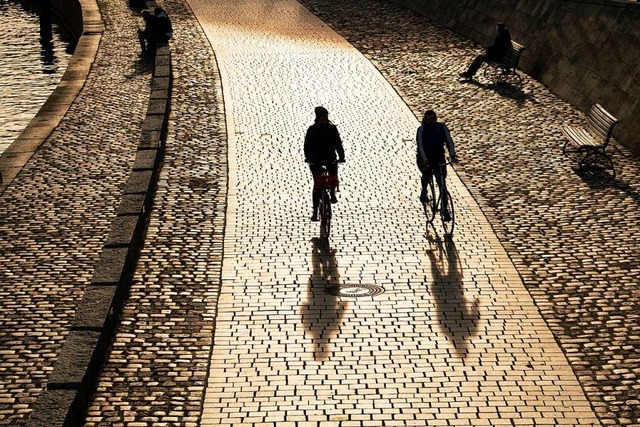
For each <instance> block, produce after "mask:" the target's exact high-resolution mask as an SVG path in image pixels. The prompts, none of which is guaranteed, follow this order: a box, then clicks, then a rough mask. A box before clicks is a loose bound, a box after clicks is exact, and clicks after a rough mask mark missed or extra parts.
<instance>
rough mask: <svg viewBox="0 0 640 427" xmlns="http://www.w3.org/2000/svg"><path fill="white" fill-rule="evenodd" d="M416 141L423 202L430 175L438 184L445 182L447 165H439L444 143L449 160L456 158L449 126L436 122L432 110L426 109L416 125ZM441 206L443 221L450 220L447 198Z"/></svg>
mask: <svg viewBox="0 0 640 427" xmlns="http://www.w3.org/2000/svg"><path fill="white" fill-rule="evenodd" d="M416 142H417V145H418V147H417V154H416V162H417V164H418V169H420V172H421V173H422V179H421V183H422V191H421V192H420V201H421V202H422V203H425V202H426V198H427V185H428V183H429V181H430V180H431V176H432V175H435V177H436V182H437V183H438V186H439V185H440V183H443V184H444V183H445V181H444V180H445V178H446V177H447V167H446V166H442V167H440V165H442V164H444V163H446V160H445V157H444V147H445V145H446V146H447V150H448V151H449V157H450V158H451V162H452V163H455V162H456V161H457V160H456V154H455V150H454V148H453V140H452V139H451V134H450V133H449V128H448V127H447V125H445V124H444V123H441V122H438V120H437V116H436V113H435V111H433V110H428V111H426V112H425V113H424V117H423V118H422V125H421V126H420V127H418V131H417V134H416ZM443 197H445V198H446V197H447V196H446V193H444V195H443ZM442 206H443V209H445V212H443V213H442V214H443V215H444V219H445V221H450V220H451V216H450V214H449V212H447V211H446V209H447V200H442Z"/></svg>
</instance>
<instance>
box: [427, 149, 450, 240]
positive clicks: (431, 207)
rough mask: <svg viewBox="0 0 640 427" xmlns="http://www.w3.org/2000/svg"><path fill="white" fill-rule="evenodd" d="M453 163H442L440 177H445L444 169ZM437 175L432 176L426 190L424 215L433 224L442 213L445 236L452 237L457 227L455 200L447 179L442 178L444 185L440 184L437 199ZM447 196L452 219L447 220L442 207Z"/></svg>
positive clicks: (441, 218)
mask: <svg viewBox="0 0 640 427" xmlns="http://www.w3.org/2000/svg"><path fill="white" fill-rule="evenodd" d="M451 163H452V162H451V161H449V162H445V163H440V164H439V165H438V167H439V168H440V175H439V176H440V177H441V178H442V177H443V172H444V170H443V169H444V168H445V167H446V166H447V165H450V164H451ZM435 176H436V174H435V173H432V174H431V179H429V182H428V183H427V188H426V200H425V202H424V203H423V204H422V206H423V208H424V215H425V217H426V218H427V222H428V223H429V224H433V220H434V219H435V216H436V212H440V220H441V221H442V228H444V234H445V236H448V237H450V236H451V235H452V234H453V229H454V227H455V223H456V222H455V212H454V209H453V198H452V197H451V193H449V190H447V183H446V182H444V181H445V179H446V178H442V181H443V182H442V183H438V190H439V191H438V197H437V198H436V192H435V186H436V184H435ZM444 196H446V199H447V210H448V212H449V216H450V218H449V219H447V218H446V217H445V214H444V213H445V210H444V209H443V207H442V199H443V198H444Z"/></svg>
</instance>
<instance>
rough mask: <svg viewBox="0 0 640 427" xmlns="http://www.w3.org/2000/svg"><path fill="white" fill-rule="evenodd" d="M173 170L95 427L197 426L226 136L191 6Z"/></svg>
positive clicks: (175, 13) (176, 51)
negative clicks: (125, 426) (143, 426)
mask: <svg viewBox="0 0 640 427" xmlns="http://www.w3.org/2000/svg"><path fill="white" fill-rule="evenodd" d="M163 5H164V7H165V9H166V10H167V12H168V13H169V14H170V16H171V19H172V22H173V28H174V38H173V40H172V41H171V50H172V67H173V95H172V101H171V102H172V106H171V109H172V113H171V117H170V121H169V123H170V125H169V136H168V138H167V144H166V153H165V158H164V165H163V169H162V171H161V173H160V178H159V183H158V190H157V192H156V196H155V202H154V205H153V208H152V211H151V215H150V223H149V227H148V230H147V235H146V238H145V247H144V248H143V250H142V252H141V255H140V260H139V262H138V265H137V269H136V274H135V277H134V282H133V285H132V287H131V291H130V296H129V299H128V301H127V303H126V305H125V307H124V312H123V315H122V322H121V325H120V327H119V330H118V333H117V335H116V339H115V342H114V345H113V349H112V350H111V354H110V357H109V360H108V362H107V364H106V366H105V369H104V371H103V372H102V376H101V379H100V382H99V384H98V390H97V393H96V395H95V397H94V400H93V403H92V405H91V407H90V408H89V413H88V418H87V422H86V425H87V426H98V425H100V426H120V425H130V426H134V425H137V426H141V425H182V426H190V425H197V422H198V420H199V418H200V414H201V412H202V400H203V396H204V387H205V384H206V378H207V375H208V370H207V367H208V365H209V359H210V353H211V344H212V339H213V326H214V317H215V314H216V305H217V295H218V293H219V283H220V265H221V255H222V234H223V231H224V218H225V216H224V212H225V199H226V187H227V181H226V176H227V165H226V162H227V152H226V130H225V127H224V116H223V115H224V108H223V106H222V99H221V90H220V88H219V85H220V78H219V75H218V71H217V67H216V64H215V57H214V56H213V52H212V51H211V46H210V45H209V43H208V41H207V40H206V38H205V37H204V34H203V33H202V30H201V29H200V27H199V25H198V22H197V21H196V20H195V19H194V17H193V14H192V13H191V12H190V10H189V9H188V7H187V6H186V5H185V4H184V3H183V2H181V1H166V2H164V4H163Z"/></svg>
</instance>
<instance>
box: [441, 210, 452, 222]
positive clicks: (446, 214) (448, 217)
mask: <svg viewBox="0 0 640 427" xmlns="http://www.w3.org/2000/svg"><path fill="white" fill-rule="evenodd" d="M442 217H443V219H444V222H449V221H451V215H450V214H449V212H445V213H443V214H442Z"/></svg>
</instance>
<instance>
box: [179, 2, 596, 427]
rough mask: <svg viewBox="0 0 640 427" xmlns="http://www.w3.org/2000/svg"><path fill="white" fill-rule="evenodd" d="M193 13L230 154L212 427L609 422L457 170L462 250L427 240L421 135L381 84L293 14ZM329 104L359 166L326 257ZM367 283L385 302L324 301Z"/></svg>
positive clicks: (270, 5)
mask: <svg viewBox="0 0 640 427" xmlns="http://www.w3.org/2000/svg"><path fill="white" fill-rule="evenodd" d="M189 4H190V5H191V7H192V8H193V11H194V13H195V14H196V16H197V17H198V19H199V21H200V23H201V24H202V26H203V28H204V30H205V32H206V34H207V36H208V37H209V39H210V41H211V44H212V46H213V49H214V51H215V52H216V55H217V60H218V62H219V67H220V71H221V75H222V84H223V89H224V97H225V107H226V117H227V129H228V139H229V191H228V210H227V225H226V231H225V245H224V261H223V273H222V281H223V283H222V285H223V286H222V290H221V295H220V300H219V301H220V302H219V305H218V312H217V318H216V331H215V338H214V349H213V355H212V360H211V371H210V378H209V383H208V388H207V393H206V398H205V408H204V413H203V418H202V424H203V425H213V424H243V425H251V424H252V423H262V422H266V423H278V424H280V423H282V422H284V421H288V422H301V421H310V422H321V421H330V422H337V421H353V422H357V423H359V422H366V421H370V422H372V423H373V424H379V425H392V424H394V423H395V424H398V425H405V424H415V425H425V422H428V423H429V425H474V426H477V425H499V424H505V425H534V423H535V425H544V424H548V425H564V426H575V425H598V423H597V421H596V420H595V418H594V417H593V416H592V413H591V410H590V408H589V405H588V403H587V402H586V400H585V398H584V396H583V393H582V391H581V389H580V387H579V386H578V383H577V381H576V379H575V377H574V375H573V373H572V371H571V369H570V368H569V366H568V365H567V363H566V360H565V358H564V356H563V355H562V352H561V351H560V349H559V348H558V347H557V345H556V343H555V341H554V339H553V336H552V335H551V333H550V332H549V330H548V328H547V327H546V325H545V323H544V322H543V320H542V318H541V317H540V315H539V313H538V311H537V309H536V307H535V306H534V304H533V302H532V300H531V298H530V296H529V295H528V293H527V292H526V290H525V289H524V287H523V286H522V283H521V281H520V279H519V276H518V274H517V272H516V271H515V270H514V268H513V266H512V265H511V263H510V261H509V259H508V258H507V256H506V254H505V253H504V251H503V249H502V247H501V246H500V245H499V243H498V241H497V239H496V238H495V236H494V234H493V232H492V230H491V228H490V227H489V225H488V224H487V223H486V221H485V220H484V218H483V216H482V214H481V213H480V211H479V209H478V208H477V206H476V204H475V203H474V201H473V199H472V198H471V197H470V196H469V194H468V193H467V191H466V190H465V188H464V186H463V185H462V184H461V183H460V181H459V180H458V179H457V177H456V176H455V174H453V173H451V174H450V179H449V183H450V188H451V189H452V192H453V195H454V198H455V200H456V206H457V222H458V225H457V230H456V234H455V238H454V241H453V242H443V241H441V240H440V239H439V237H438V236H437V235H436V234H435V233H434V232H430V233H429V235H428V236H425V227H424V225H423V221H422V219H421V212H420V207H419V204H418V202H417V191H416V188H417V185H418V184H417V180H418V176H417V173H416V170H415V165H414V143H413V135H414V132H415V128H416V127H417V125H418V121H417V120H416V118H415V117H414V116H413V115H412V113H411V112H410V111H409V109H408V108H407V107H406V106H405V105H404V103H403V102H402V101H401V99H400V98H399V97H398V96H397V94H396V93H395V92H394V91H393V89H392V88H391V87H390V86H389V85H388V84H387V82H386V81H385V80H384V79H383V78H382V77H381V76H380V74H379V73H378V72H377V71H376V69H375V68H374V67H373V66H372V65H371V64H370V63H369V62H368V61H367V60H366V59H365V58H364V57H363V56H361V55H360V54H359V53H358V52H357V51H356V50H355V49H353V48H352V47H351V46H350V45H349V44H347V43H346V42H345V41H344V40H343V39H342V38H341V37H339V36H338V35H337V34H336V33H334V32H333V31H332V30H331V29H330V28H328V27H327V26H326V25H324V24H323V23H322V22H321V21H319V20H318V19H317V18H315V17H314V16H313V15H311V14H310V13H309V12H308V11H307V10H306V9H304V8H302V7H301V6H300V5H299V4H298V3H296V2H293V1H250V2H249V1H247V2H237V1H230V0H220V1H217V2H215V3H213V2H204V1H202V2H199V1H190V2H189ZM316 105H324V106H325V107H327V108H328V109H329V111H330V118H331V119H332V120H333V121H334V122H335V123H336V124H337V125H338V128H339V130H340V131H341V134H342V136H343V140H344V142H345V150H346V153H347V164H346V165H345V167H344V168H343V169H342V170H341V178H342V185H341V190H342V191H341V193H340V195H339V198H340V203H339V204H338V205H337V208H336V218H335V226H334V228H333V231H332V233H333V236H332V239H331V241H330V242H329V243H328V244H327V243H326V242H323V241H320V240H318V239H316V238H315V237H316V236H317V234H318V229H317V225H316V224H312V223H310V222H309V215H310V213H311V209H310V194H309V193H310V182H309V181H310V179H309V178H310V177H309V172H308V170H307V167H306V165H304V164H303V163H302V161H303V156H302V152H301V151H302V139H303V136H304V132H305V130H306V128H307V126H308V125H309V124H311V122H312V119H313V107H314V106H316ZM444 120H446V117H444ZM453 132H454V139H455V129H453ZM436 230H439V229H438V228H437V229H436ZM355 285H371V286H377V287H382V288H384V293H382V294H378V295H376V296H373V297H370V296H369V297H360V298H345V297H343V298H338V297H334V296H332V295H330V294H328V293H327V292H326V288H327V287H335V286H355ZM378 289H379V288H378Z"/></svg>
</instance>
